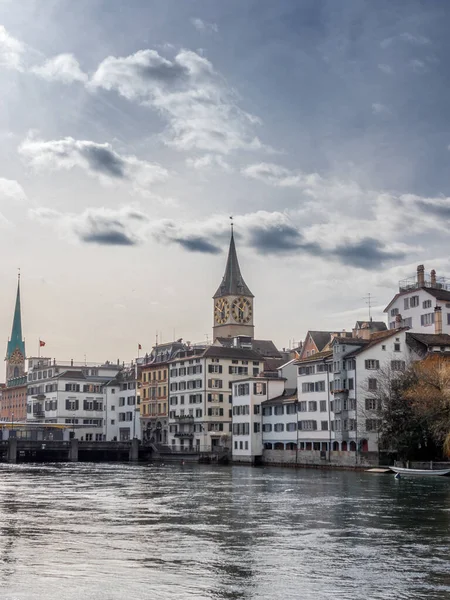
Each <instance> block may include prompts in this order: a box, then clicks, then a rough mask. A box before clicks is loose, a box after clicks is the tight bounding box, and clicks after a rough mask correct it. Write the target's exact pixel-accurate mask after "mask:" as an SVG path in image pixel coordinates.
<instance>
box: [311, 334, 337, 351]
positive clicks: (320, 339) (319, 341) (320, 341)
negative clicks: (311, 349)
mask: <svg viewBox="0 0 450 600" xmlns="http://www.w3.org/2000/svg"><path fill="white" fill-rule="evenodd" d="M332 333H334V332H333V331H308V334H309V335H310V336H311V338H312V341H313V342H314V343H315V345H316V348H317V351H318V352H320V351H321V350H323V349H324V348H325V346H326V345H327V344H328V342H329V341H330V339H331V334H332Z"/></svg>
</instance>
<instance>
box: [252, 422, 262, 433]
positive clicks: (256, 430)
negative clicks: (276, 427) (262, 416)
mask: <svg viewBox="0 0 450 600" xmlns="http://www.w3.org/2000/svg"><path fill="white" fill-rule="evenodd" d="M260 431H261V423H253V433H259V432H260Z"/></svg>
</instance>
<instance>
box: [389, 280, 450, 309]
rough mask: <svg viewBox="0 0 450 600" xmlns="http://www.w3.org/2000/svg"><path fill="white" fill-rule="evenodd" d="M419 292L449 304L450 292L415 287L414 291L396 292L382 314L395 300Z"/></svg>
mask: <svg viewBox="0 0 450 600" xmlns="http://www.w3.org/2000/svg"><path fill="white" fill-rule="evenodd" d="M419 290H424V291H425V292H427V294H430V296H433V298H436V300H443V301H444V302H450V292H449V291H448V290H443V289H439V288H432V287H427V286H422V287H415V288H414V289H411V290H405V291H404V292H398V293H397V294H395V296H394V297H393V298H392V300H391V301H390V302H389V304H388V305H387V306H386V308H385V309H384V311H383V312H387V311H388V310H389V308H390V306H391V305H392V304H393V303H394V302H395V301H396V300H397V298H400V296H405V295H406V294H411V293H412V292H418V291H419Z"/></svg>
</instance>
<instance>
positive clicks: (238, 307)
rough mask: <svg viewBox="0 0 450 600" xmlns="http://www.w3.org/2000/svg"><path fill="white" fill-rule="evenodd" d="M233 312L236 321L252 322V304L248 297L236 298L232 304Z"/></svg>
mask: <svg viewBox="0 0 450 600" xmlns="http://www.w3.org/2000/svg"><path fill="white" fill-rule="evenodd" d="M231 314H232V315H233V318H234V320H235V321H236V323H250V321H251V319H252V305H251V303H250V301H249V300H247V298H236V300H234V301H233V304H232V305H231Z"/></svg>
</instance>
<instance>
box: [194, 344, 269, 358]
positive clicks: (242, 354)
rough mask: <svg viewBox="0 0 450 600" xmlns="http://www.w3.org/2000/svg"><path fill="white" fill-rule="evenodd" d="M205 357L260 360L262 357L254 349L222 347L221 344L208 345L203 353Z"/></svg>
mask: <svg viewBox="0 0 450 600" xmlns="http://www.w3.org/2000/svg"><path fill="white" fill-rule="evenodd" d="M203 356H204V357H205V358H242V359H249V360H258V361H262V360H263V357H262V356H261V354H259V353H258V352H255V351H254V350H248V349H247V348H224V347H223V346H210V347H209V348H207V349H206V350H205V352H204V353H203Z"/></svg>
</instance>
